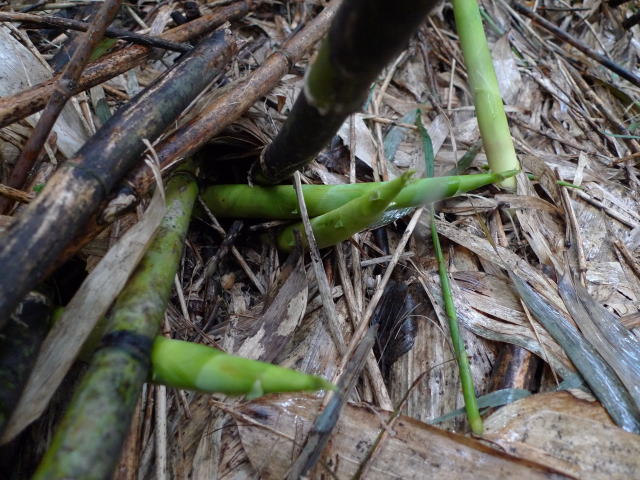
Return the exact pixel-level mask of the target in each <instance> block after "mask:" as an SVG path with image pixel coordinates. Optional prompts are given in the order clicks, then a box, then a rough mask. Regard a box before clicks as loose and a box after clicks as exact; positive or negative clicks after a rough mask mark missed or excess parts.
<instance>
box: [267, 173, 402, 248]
mask: <svg viewBox="0 0 640 480" xmlns="http://www.w3.org/2000/svg"><path fill="white" fill-rule="evenodd" d="M411 175H413V172H406V173H404V174H403V175H401V176H400V177H398V178H396V179H395V180H392V181H390V182H385V183H383V184H379V185H378V187H377V188H374V189H373V190H370V191H368V192H366V193H364V194H363V195H361V196H359V197H357V198H355V199H353V200H351V201H349V202H347V203H345V204H344V205H342V206H340V207H338V208H336V209H334V210H331V211H330V212H328V213H325V214H323V215H320V216H318V217H315V218H312V219H311V221H310V223H311V228H312V229H313V236H314V237H315V239H316V243H317V244H318V248H325V247H329V246H331V245H336V244H338V243H340V242H342V241H344V240H347V239H348V238H350V237H351V236H352V235H354V234H356V233H358V232H359V231H361V230H364V229H366V228H367V227H368V226H369V225H371V224H373V223H375V222H376V221H377V220H378V219H379V218H380V216H381V215H382V214H383V213H384V211H385V210H386V209H387V207H388V206H389V204H390V203H391V202H392V201H393V199H394V198H395V197H396V195H398V192H400V190H402V188H403V187H404V186H405V184H406V183H407V181H408V180H409V178H411ZM296 231H297V232H299V233H300V235H301V237H302V241H303V244H304V245H305V246H306V236H305V234H304V228H303V225H302V223H300V222H298V223H295V224H293V225H290V226H288V227H287V228H285V229H284V230H283V231H282V232H281V233H280V234H279V235H278V238H277V243H278V248H280V249H281V250H284V251H289V250H292V249H293V248H294V247H295V246H296V238H295V232H296Z"/></svg>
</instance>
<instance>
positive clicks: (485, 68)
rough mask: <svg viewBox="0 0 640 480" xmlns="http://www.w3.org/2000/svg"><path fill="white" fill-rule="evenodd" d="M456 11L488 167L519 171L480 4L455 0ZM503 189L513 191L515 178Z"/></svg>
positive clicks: (510, 179) (498, 170) (493, 169)
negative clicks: (483, 25)
mask: <svg viewBox="0 0 640 480" xmlns="http://www.w3.org/2000/svg"><path fill="white" fill-rule="evenodd" d="M453 12H454V15H455V20H456V28H457V30H458V36H459V37H460V45H461V46H462V54H463V56H464V63H465V65H466V67H467V74H468V76H469V84H470V86H471V90H472V91H473V103H474V104H475V107H476V116H477V117H478V125H479V126H480V134H481V135H482V143H483V145H484V151H485V153H486V155H487V160H488V162H489V167H491V170H492V171H493V172H504V171H506V170H519V169H520V163H519V162H518V158H517V157H516V152H515V149H514V148H513V141H512V140H511V133H510V132H509V124H508V123H507V116H506V114H505V113H504V105H503V104H502V96H501V94H500V89H499V88H498V80H497V78H496V72H495V70H494V69H493V62H492V60H491V52H490V51H489V46H488V45H487V38H486V36H485V34H484V29H483V27H482V18H481V16H480V10H479V9H478V3H477V2H476V0H453ZM501 186H503V187H505V188H508V189H512V190H513V189H515V186H516V183H515V179H513V178H509V179H507V180H504V181H502V182H501Z"/></svg>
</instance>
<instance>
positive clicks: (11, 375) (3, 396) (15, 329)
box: [0, 291, 51, 433]
mask: <svg viewBox="0 0 640 480" xmlns="http://www.w3.org/2000/svg"><path fill="white" fill-rule="evenodd" d="M50 317H51V299H50V298H49V297H48V296H46V295H44V294H43V293H40V292H36V291H33V292H29V293H28V294H27V296H26V297H25V298H24V299H23V300H22V302H20V305H19V306H18V308H17V309H16V311H15V313H14V314H13V315H12V316H11V318H10V319H9V323H8V324H7V326H6V327H5V328H4V329H3V330H2V334H1V335H0V433H1V432H2V430H3V428H4V426H5V425H6V423H7V420H9V417H10V416H11V413H12V412H13V410H14V408H15V406H16V405H17V403H18V400H19V398H20V394H21V393H22V389H23V387H24V385H25V382H26V381H27V378H28V377H29V374H30V373H31V368H32V367H33V363H34V362H35V360H36V357H37V355H38V350H39V349H40V344H41V343H42V341H43V340H44V338H45V336H46V335H47V331H48V330H49V320H50Z"/></svg>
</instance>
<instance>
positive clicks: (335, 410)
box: [287, 324, 378, 480]
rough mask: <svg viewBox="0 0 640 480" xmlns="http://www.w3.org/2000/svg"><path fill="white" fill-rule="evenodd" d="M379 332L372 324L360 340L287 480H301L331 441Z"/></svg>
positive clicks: (376, 326)
mask: <svg viewBox="0 0 640 480" xmlns="http://www.w3.org/2000/svg"><path fill="white" fill-rule="evenodd" d="M377 331H378V325H377V324H375V325H372V326H370V327H369V329H368V330H367V333H366V334H365V335H364V337H363V338H362V339H361V340H360V343H359V345H358V347H357V349H356V350H355V352H354V354H353V356H352V357H351V360H350V362H349V364H348V365H347V367H346V369H345V372H344V375H342V376H341V377H340V381H339V382H338V390H337V391H336V392H331V393H330V394H329V395H331V399H330V400H329V403H328V404H327V406H326V407H325V408H324V410H323V411H322V413H321V414H320V415H318V417H317V418H316V421H315V422H314V423H313V427H311V431H310V432H309V436H308V437H307V440H306V441H305V443H304V447H303V448H302V451H301V452H300V455H299V456H298V458H297V459H296V461H295V462H294V463H293V465H291V467H290V469H289V472H288V474H287V479H289V480H293V479H298V478H301V477H302V476H303V475H306V473H307V472H309V471H310V470H311V469H312V468H313V467H314V466H315V465H316V463H317V462H318V460H319V459H320V455H321V454H322V451H323V450H324V447H325V446H326V444H327V442H328V441H329V437H330V436H331V432H332V431H333V429H334V427H335V426H336V424H337V423H338V419H339V417H340V411H341V410H342V407H343V406H344V402H345V401H346V400H347V398H349V393H350V392H351V389H352V388H353V386H354V385H355V383H356V380H357V379H358V377H359V376H360V373H361V372H362V369H363V367H364V365H365V362H366V360H367V356H368V355H369V352H370V351H371V349H372V348H373V344H374V343H375V340H376V333H377Z"/></svg>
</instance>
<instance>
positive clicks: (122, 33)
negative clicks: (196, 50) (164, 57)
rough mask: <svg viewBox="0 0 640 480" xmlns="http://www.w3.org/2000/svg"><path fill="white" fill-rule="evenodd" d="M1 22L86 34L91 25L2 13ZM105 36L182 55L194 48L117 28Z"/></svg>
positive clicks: (0, 13)
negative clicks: (20, 23)
mask: <svg viewBox="0 0 640 480" xmlns="http://www.w3.org/2000/svg"><path fill="white" fill-rule="evenodd" d="M0 21H2V22H22V23H26V24H28V25H26V27H27V28H29V27H30V26H31V25H34V26H38V27H53V28H59V29H69V30H77V31H80V32H86V31H87V29H88V28H89V23H87V22H81V21H78V20H74V19H71V18H62V17H50V16H42V15H33V14H29V13H13V12H0ZM104 36H105V37H110V38H119V39H121V40H127V41H129V42H132V43H137V44H139V45H148V46H150V47H158V48H164V49H165V50H172V51H175V52H181V53H186V52H188V51H190V50H191V49H192V48H193V47H192V46H191V45H187V44H184V43H179V42H172V41H171V40H165V39H163V38H160V37H154V36H150V35H143V34H141V33H136V32H130V31H129V30H125V29H124V28H117V27H108V28H107V29H106V30H105V32H104Z"/></svg>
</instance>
